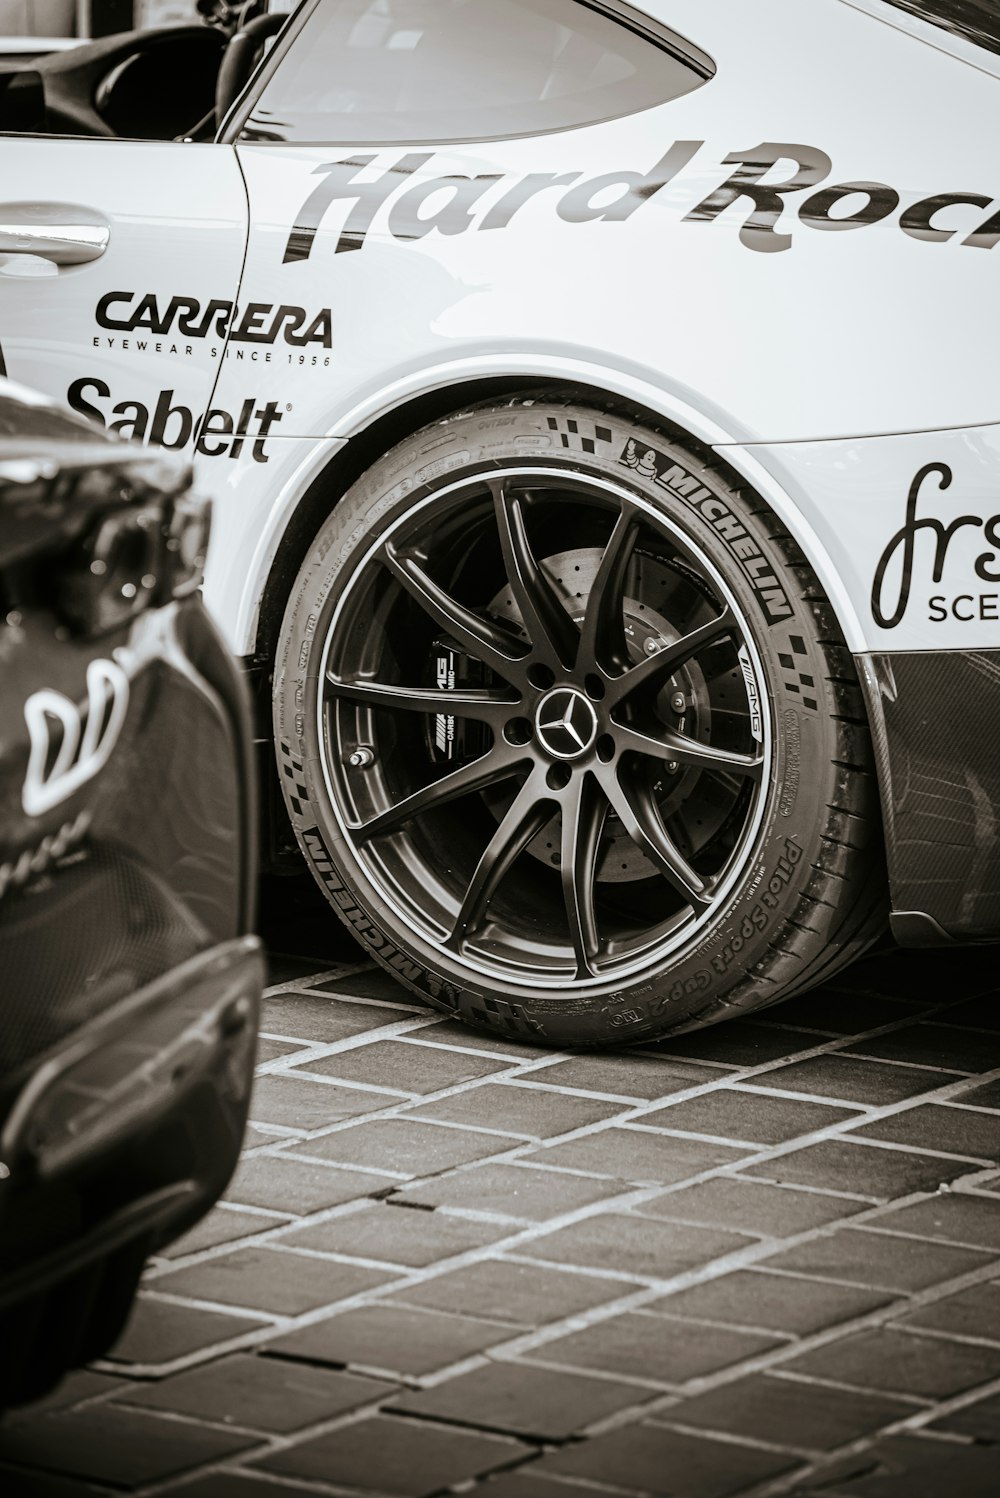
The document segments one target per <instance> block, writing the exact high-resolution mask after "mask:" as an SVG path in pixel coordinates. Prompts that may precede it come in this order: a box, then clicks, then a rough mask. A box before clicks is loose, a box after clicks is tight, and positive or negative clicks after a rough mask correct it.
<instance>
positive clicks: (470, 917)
mask: <svg viewBox="0 0 1000 1498" xmlns="http://www.w3.org/2000/svg"><path fill="white" fill-rule="evenodd" d="M553 810H554V808H553V804H552V801H551V800H546V799H545V786H544V781H543V779H542V776H541V774H540V773H539V772H537V771H536V772H534V773H533V774H531V775H529V776H528V779H527V780H526V781H525V783H524V785H523V786H522V787H521V789H520V790H519V791H518V793H517V795H516V796H515V797H514V801H513V804H512V805H511V807H510V809H509V810H508V811H507V813H506V815H505V816H504V817H503V819H502V821H501V822H500V825H499V827H498V828H497V830H496V832H495V833H494V834H493V836H492V837H491V838H490V841H489V842H488V843H487V845H486V848H485V849H484V851H483V854H482V857H481V858H480V860H479V863H478V864H477V865H476V868H475V871H474V872H473V875H472V878H471V880H470V881H469V887H468V889H467V890H466V892H465V898H464V899H463V901H462V905H461V909H460V910H459V912H458V915H457V916H456V918H455V925H454V927H453V929H452V933H451V936H450V937H449V938H448V940H447V942H446V943H445V945H446V946H447V947H448V948H449V949H450V950H452V951H457V950H458V949H459V948H460V947H461V944H462V941H463V939H464V938H465V937H466V936H467V935H468V933H469V932H470V931H472V930H474V929H475V927H476V926H478V925H479V923H480V921H481V920H482V918H483V916H484V914H485V912H486V908H487V906H488V904H489V902H490V900H491V899H492V898H493V895H494V894H495V893H496V890H497V887H498V886H499V884H500V882H501V880H502V879H503V878H504V876H505V875H506V873H507V871H508V870H509V869H510V867H511V864H513V863H514V861H515V859H516V858H517V857H518V855H519V854H521V853H522V852H523V851H524V849H525V848H526V847H527V846H528V844H529V843H530V842H531V839H532V838H533V837H535V836H537V834H538V833H539V832H541V830H542V828H543V827H544V826H545V824H546V822H548V821H549V820H550V818H551V817H552V814H553Z"/></svg>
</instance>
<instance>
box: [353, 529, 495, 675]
mask: <svg viewBox="0 0 1000 1498" xmlns="http://www.w3.org/2000/svg"><path fill="white" fill-rule="evenodd" d="M380 555H381V560H382V562H383V564H384V565H385V566H386V567H387V568H388V569H389V571H390V572H391V573H392V574H393V576H394V577H395V578H397V579H398V581H399V582H400V583H401V584H402V585H403V587H404V588H405V589H406V591H407V592H408V593H409V594H410V596H411V597H412V598H414V599H416V601H417V603H419V604H420V606H421V608H422V609H423V610H424V612H425V613H427V614H429V615H430V616H431V618H432V619H434V620H435V621H436V622H437V623H438V624H440V625H441V626H442V628H443V629H446V630H447V631H448V633H449V634H450V635H452V636H453V637H454V639H455V640H456V641H457V643H458V644H459V645H461V646H462V648H463V650H466V651H468V653H469V655H472V656H475V657H476V659H477V660H481V661H482V662H483V663H484V664H485V665H487V666H489V667H490V668H491V669H492V670H493V671H496V672H497V674H498V675H500V676H503V677H505V678H506V679H507V680H508V681H512V680H514V679H515V677H517V676H518V674H519V673H518V671H517V664H518V661H519V660H521V659H522V658H523V652H522V651H521V649H520V648H519V647H520V643H521V642H520V641H519V640H517V639H515V637H514V636H513V635H509V634H507V633H506V632H505V631H504V630H502V629H500V628H499V627H497V626H496V625H493V624H491V623H490V621H489V620H488V619H482V618H480V616H479V615H478V614H475V613H473V611H472V610H471V609H468V608H466V607H465V605H464V604H462V603H459V601H458V599H457V598H452V596H451V594H450V593H448V592H446V591H445V589H444V588H442V587H440V586H439V585H438V584H437V583H436V582H435V581H434V579H433V578H432V577H430V576H429V575H428V573H427V572H425V571H424V569H423V568H422V567H421V566H420V565H419V564H418V563H417V562H416V561H415V560H414V558H413V557H410V556H405V555H403V554H401V553H399V552H397V551H396V549H395V547H393V546H392V545H391V544H386V545H385V546H384V547H383V548H382V551H381V553H380ZM512 668H513V669H512Z"/></svg>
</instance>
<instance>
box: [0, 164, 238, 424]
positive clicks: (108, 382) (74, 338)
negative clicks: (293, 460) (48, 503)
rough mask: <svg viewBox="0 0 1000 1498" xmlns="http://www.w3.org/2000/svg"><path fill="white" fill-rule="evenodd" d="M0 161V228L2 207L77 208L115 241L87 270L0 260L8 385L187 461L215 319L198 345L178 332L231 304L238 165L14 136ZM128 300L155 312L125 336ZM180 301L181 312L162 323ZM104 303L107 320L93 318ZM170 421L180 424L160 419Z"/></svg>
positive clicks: (211, 356)
mask: <svg viewBox="0 0 1000 1498" xmlns="http://www.w3.org/2000/svg"><path fill="white" fill-rule="evenodd" d="M0 151H2V153H3V163H4V200H3V203H0V220H3V219H4V218H5V217H6V211H9V209H10V207H11V205H13V206H14V207H15V209H16V208H18V207H23V206H24V205H26V204H30V205H33V206H39V207H41V208H42V209H44V210H46V211H51V210H52V209H53V208H54V207H56V206H57V205H65V206H66V207H67V208H70V209H71V208H72V207H74V206H80V207H83V208H86V209H89V210H92V211H93V212H96V213H97V214H98V215H99V217H101V218H103V219H104V220H105V221H106V222H107V224H108V226H109V228H110V241H109V244H108V247H107V249H106V251H105V252H104V253H103V254H102V255H100V256H98V258H96V259H92V260H90V261H87V262H85V263H81V264H77V265H60V266H56V265H54V264H53V263H52V262H51V261H49V260H46V259H45V258H43V257H42V256H40V255H5V256H3V257H0V258H2V260H3V264H2V265H0V329H2V333H0V352H2V357H3V364H4V366H5V367H6V373H7V374H9V375H12V376H14V377H15V378H17V379H18V380H19V381H21V382H22V383H24V384H27V385H30V386H33V387H35V388H37V389H39V390H43V391H44V392H45V393H46V394H47V395H49V396H51V397H53V398H54V399H56V400H61V401H65V400H67V399H68V400H69V402H70V404H71V405H73V406H74V408H75V409H76V410H78V411H81V412H82V413H83V414H85V415H90V416H97V417H99V418H100V420H101V421H102V422H103V423H104V424H105V425H106V426H107V427H108V428H109V429H110V430H112V431H116V432H117V433H118V434H119V435H121V436H125V437H137V438H139V439H140V440H144V439H145V440H150V441H153V442H154V443H156V442H159V444H160V445H164V446H167V447H176V448H181V447H185V448H187V449H189V450H190V449H192V448H193V447H194V446H195V442H196V438H197V430H196V425H195V423H196V422H198V421H200V419H201V417H202V416H203V414H204V412H205V410H206V408H207V407H208V406H209V403H210V397H211V394H212V388H213V385H214V383H215V378H216V374H217V372H218V366H219V361H220V358H221V354H222V347H223V343H224V340H223V339H222V338H220V337H218V336H217V334H216V329H215V324H216V322H217V320H218V317H219V315H220V314H219V312H218V311H216V312H215V314H214V315H213V316H212V318H211V319H210V321H209V324H208V326H207V327H206V330H205V332H204V333H203V334H202V335H201V336H192V334H191V333H189V332H186V331H185V315H186V317H187V319H188V321H189V322H192V323H194V324H195V325H197V323H198V322H200V321H203V320H204V318H203V317H199V316H198V314H197V313H192V312H191V311H190V309H189V307H188V306H187V305H186V304H187V303H192V302H193V303H195V304H196V305H197V307H198V308H202V307H204V308H205V309H207V308H208V307H209V304H210V302H211V301H212V300H213V298H214V299H216V300H219V299H222V300H223V302H224V303H225V302H226V300H227V299H228V302H229V303H231V302H232V300H233V298H234V297H235V292H236V286H237V284H238V282H239V274H240V267H241V265H242V261H243V246H244V243H245V239H246V194H245V191H244V188H243V182H242V178H241V176H240V173H239V169H238V167H237V165H236V163H235V161H234V159H233V153H232V152H231V151H230V150H229V149H228V148H227V147H225V146H215V145H191V146H185V147H182V146H180V145H179V144H173V143H166V142H156V141H150V142H145V141H144V142H134V141H120V140H115V141H112V140H85V139H73V140H65V139H61V138H58V137H26V138H13V137H9V136H8V137H5V138H3V139H2V142H0ZM41 183H44V184H45V186H44V198H42V194H41V193H40V190H39V184H41ZM56 216H58V215H56ZM9 217H10V218H12V219H16V217H17V215H16V212H15V213H10V214H9ZM63 217H67V218H68V217H69V216H68V215H63ZM192 242H193V243H194V245H195V246H196V249H195V250H192ZM133 289H135V290H137V291H138V292H139V295H140V297H142V296H147V297H149V298H151V299H152V300H151V301H149V302H147V303H146V307H145V311H144V312H143V314H142V316H143V324H142V325H141V326H138V327H136V328H135V329H128V328H125V329H123V328H122V327H121V326H119V324H120V323H121V322H122V317H121V315H120V314H121V309H122V307H123V306H126V305H128V306H131V305H132V303H131V301H130V300H129V298H130V295H131V293H132V292H133ZM122 297H124V298H125V300H124V301H123V300H122V299H121V298H122ZM175 298H179V299H181V301H180V305H176V306H175V308H174V310H173V311H172V312H171V310H170V307H171V302H172V301H173V299H175ZM104 299H107V301H106V309H107V310H106V312H102V311H100V310H99V309H100V307H101V306H102V305H104V304H105V301H104ZM157 323H159V324H161V325H162V332H161V331H157ZM115 407H119V408H120V409H119V410H117V411H116V410H115ZM179 408H183V409H184V411H185V412H186V413H187V415H184V416H182V415H180V414H178V415H176V416H171V415H170V414H169V413H170V411H171V410H174V409H179ZM182 435H184V436H185V437H186V441H184V442H181V441H180V440H179V439H180V437H181V436H182Z"/></svg>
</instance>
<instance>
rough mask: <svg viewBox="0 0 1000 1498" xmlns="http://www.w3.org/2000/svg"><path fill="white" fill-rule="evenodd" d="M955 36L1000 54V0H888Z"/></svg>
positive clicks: (900, 8)
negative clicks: (999, 1)
mask: <svg viewBox="0 0 1000 1498" xmlns="http://www.w3.org/2000/svg"><path fill="white" fill-rule="evenodd" d="M886 4H887V5H893V6H895V8H896V9H897V10H905V11H906V12H907V13H908V14H909V15H911V16H919V17H920V19H921V20H922V21H930V22H931V24H932V25H934V26H940V27H941V28H942V30H943V31H950V32H951V33H952V35H953V36H961V37H964V38H965V39H966V41H969V42H976V43H977V44H978V45H979V46H980V47H985V48H986V50H987V52H996V53H998V54H1000V4H998V3H997V0H886Z"/></svg>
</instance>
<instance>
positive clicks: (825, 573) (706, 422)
mask: <svg viewBox="0 0 1000 1498" xmlns="http://www.w3.org/2000/svg"><path fill="white" fill-rule="evenodd" d="M616 387H617V388H616ZM529 391H530V392H531V393H532V394H533V395H536V396H544V395H552V396H558V397H559V398H561V399H571V400H576V401H581V402H586V403H592V404H597V405H604V406H605V407H607V406H609V405H611V406H614V407H616V408H617V409H618V410H622V409H623V408H626V407H627V408H628V410H629V412H630V413H631V414H633V415H634V416H635V417H636V418H637V419H638V420H641V421H644V422H646V423H649V424H650V425H652V426H654V427H656V428H658V429H660V430H662V431H663V432H664V434H665V435H666V436H668V437H670V438H672V439H673V440H675V441H679V442H681V443H683V444H685V445H686V446H688V447H689V448H692V449H694V450H695V451H697V452H700V453H702V454H704V455H705V456H706V457H708V458H710V459H711V460H712V461H713V462H714V463H716V464H719V463H722V464H723V465H724V466H725V467H726V468H727V469H728V470H729V471H730V477H731V478H733V479H734V480H735V481H736V482H738V483H743V484H749V485H750V487H751V488H753V489H754V490H755V492H756V493H757V494H759V495H760V497H761V499H762V500H763V501H764V502H765V503H766V504H767V505H768V507H769V508H770V509H771V510H772V511H773V512H774V513H775V514H776V516H778V518H779V519H780V520H781V522H782V523H783V524H784V525H785V526H786V527H787V529H788V530H789V532H790V534H791V535H792V536H793V537H794V539H795V540H796V541H797V543H798V544H799V546H800V547H801V549H802V552H803V555H804V557H805V559H806V561H807V562H808V563H809V565H810V566H811V567H812V569H813V571H814V572H815V573H816V575H817V577H818V579H819V581H820V583H821V584H822V586H823V588H824V591H825V592H826V595H827V597H828V599H829V602H830V606H831V607H832V609H833V611H834V613H835V614H836V616H837V620H838V623H839V625H840V628H841V631H842V633H843V635H844V638H845V640H846V642H847V644H848V647H849V648H850V649H851V650H852V651H853V652H855V653H857V652H861V651H864V650H865V649H866V648H867V646H866V644H865V640H864V634H863V630H862V627H861V624H860V621H859V619H858V616H857V612H856V610H855V608H854V605H853V602H852V600H851V598H850V596H849V594H848V592H847V590H846V589H845V588H844V586H843V584H842V582H841V580H840V578H839V577H838V575H837V573H836V570H835V569H834V567H833V564H832V561H831V559H830V557H829V555H828V553H827V552H826V549H825V547H824V546H823V545H822V543H821V542H820V540H819V538H818V537H817V535H816V533H815V531H814V529H813V527H812V525H811V524H810V523H809V520H808V517H807V516H806V515H805V514H804V512H803V510H802V508H801V506H799V505H798V504H796V503H795V501H794V500H793V499H792V498H791V497H790V496H789V494H788V493H787V492H786V491H785V490H784V489H783V488H782V487H781V486H780V484H779V482H778V481H777V479H776V478H775V477H774V476H773V475H772V474H771V473H770V472H769V471H768V470H767V469H766V468H764V466H763V465H762V464H761V463H760V461H759V460H758V458H757V457H756V456H755V454H754V452H753V449H752V448H750V447H746V446H743V445H741V437H742V435H743V434H740V435H739V436H737V435H736V434H735V433H731V432H726V431H725V429H723V428H721V427H720V426H719V425H718V422H717V420H716V419H714V418H713V417H711V416H703V415H702V413H701V412H698V411H697V410H696V409H695V408H692V407H690V406H686V405H682V404H681V403H680V402H672V401H671V400H670V398H669V397H668V396H667V394H666V392H665V391H659V390H656V389H654V388H653V387H650V386H648V385H647V384H646V383H645V382H643V384H642V386H641V387H640V388H638V389H636V390H635V391H634V392H633V390H630V389H629V382H626V381H624V380H615V381H611V380H609V381H608V382H607V383H598V382H597V381H595V380H592V379H587V378H579V377H574V376H573V375H570V374H564V375H562V376H559V375H556V374H548V375H541V374H539V373H538V372H537V371H536V372H527V371H526V372H524V373H520V374H493V375H483V374H478V375H477V374H468V375H465V376H460V377H459V378H457V379H451V380H449V381H447V382H446V383H439V384H436V385H435V386H434V387H433V388H425V389H421V390H417V391H411V392H409V393H407V394H404V395H402V396H400V398H399V399H398V400H396V401H395V402H394V403H393V404H392V405H391V406H389V408H388V409H386V407H385V405H384V404H383V405H381V407H380V408H378V409H375V410H372V409H371V407H370V406H369V407H367V408H363V409H362V410H360V411H359V412H358V413H357V415H356V416H354V415H353V414H352V415H349V416H348V417H347V419H346V420H345V421H344V423H343V426H344V428H345V429H346V431H347V433H348V435H347V439H346V441H344V442H343V443H342V445H341V446H340V447H339V448H338V450H337V451H336V452H335V453H334V454H333V455H332V456H331V457H330V458H329V459H328V460H327V461H326V463H325V464H324V465H323V466H322V468H321V469H320V470H319V472H318V473H315V474H314V475H313V476H312V478H311V479H310V480H309V481H308V482H307V483H306V484H305V485H304V487H303V489H302V492H301V493H300V495H299V496H298V498H297V499H293V504H292V508H291V511H290V514H289V517H288V519H287V520H286V522H285V524H284V527H283V529H282V530H281V534H280V536H277V537H274V536H272V537H271V538H270V547H269V551H270V564H269V566H268V568H267V572H266V575H265V576H264V577H263V579H262V581H261V582H260V584H259V585H258V588H257V589H256V596H257V598H258V599H259V603H258V604H257V606H256V608H255V610H254V616H253V619H252V620H250V621H248V622H249V623H250V630H249V635H250V639H252V645H251V646H250V648H249V650H248V655H249V660H250V662H251V665H252V667H253V668H255V669H256V670H257V671H260V670H261V669H262V668H263V669H265V670H267V669H269V665H270V662H271V660H272V659H273V655H274V650H275V646H276V644H277V640H278V635H279V632H280V629H281V621H282V618H283V616H284V611H285V606H286V604H287V601H288V597H289V594H290V593H291V589H292V585H293V583H294V581H295V578H296V576H297V575H298V572H299V568H300V567H301V566H302V563H303V561H304V560H305V557H306V555H307V553H308V551H309V547H310V545H311V544H312V540H313V537H314V536H315V535H316V533H317V531H318V530H319V528H320V526H321V525H322V523H323V521H324V520H325V519H326V517H327V516H328V515H329V514H330V513H331V512H332V510H333V509H334V508H335V506H336V505H337V504H338V503H339V501H340V499H341V498H342V497H343V496H344V494H346V493H347V491H348V489H350V487H351V485H352V484H353V483H354V482H355V481H356V480H357V479H358V478H360V477H361V475H362V474H363V473H364V472H365V471H366V469H367V468H369V467H370V466H371V464H372V463H373V462H375V461H376V460H377V459H378V458H379V457H380V456H381V455H382V454H383V453H385V452H388V451H389V450H390V449H391V448H392V447H395V446H396V445H397V444H398V443H400V442H402V441H404V440H405V439H406V438H407V437H409V436H411V435H412V434H413V433H414V432H417V431H419V430H420V428H421V427H422V426H426V425H427V424H428V423H430V422H433V421H439V420H443V419H445V418H446V417H449V416H455V415H457V414H458V413H459V412H460V411H463V410H465V409H467V408H468V407H469V406H471V405H475V404H479V403H481V402H483V401H488V400H498V401H502V400H504V399H509V398H511V397H512V396H514V395H520V394H524V393H527V392H529ZM657 397H659V399H658V398H657ZM283 508H284V507H283ZM267 541H268V538H266V537H265V538H264V543H265V545H267ZM248 644H249V641H248Z"/></svg>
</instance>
